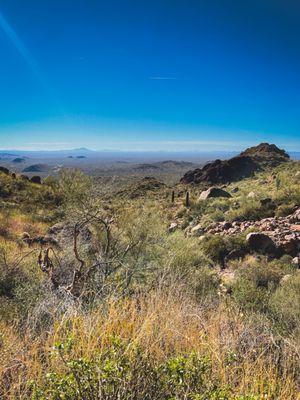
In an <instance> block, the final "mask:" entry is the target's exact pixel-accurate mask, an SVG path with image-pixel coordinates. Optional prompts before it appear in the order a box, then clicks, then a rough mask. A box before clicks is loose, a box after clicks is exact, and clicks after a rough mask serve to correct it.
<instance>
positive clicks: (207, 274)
mask: <svg viewBox="0 0 300 400" xmlns="http://www.w3.org/2000/svg"><path fill="white" fill-rule="evenodd" d="M219 286H220V278H219V277H218V275H217V274H216V272H215V271H214V270H212V269H211V268H208V267H202V268H201V269H199V270H198V272H197V274H195V277H194V290H195V295H196V299H197V300H198V301H199V300H203V298H209V297H214V298H215V299H216V298H217V291H218V289H219Z"/></svg>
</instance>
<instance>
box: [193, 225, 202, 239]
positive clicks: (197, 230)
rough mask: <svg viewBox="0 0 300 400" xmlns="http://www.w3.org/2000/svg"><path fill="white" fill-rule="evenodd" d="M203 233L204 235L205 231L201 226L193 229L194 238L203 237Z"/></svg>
mask: <svg viewBox="0 0 300 400" xmlns="http://www.w3.org/2000/svg"><path fill="white" fill-rule="evenodd" d="M203 233H204V229H203V226H202V225H201V224H198V225H196V226H194V227H193V228H192V229H191V234H192V235H193V236H201V235H203Z"/></svg>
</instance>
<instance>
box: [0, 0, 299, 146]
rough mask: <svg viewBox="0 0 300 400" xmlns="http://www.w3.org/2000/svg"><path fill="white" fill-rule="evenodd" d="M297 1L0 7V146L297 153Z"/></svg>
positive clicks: (54, 1)
mask: <svg viewBox="0 0 300 400" xmlns="http://www.w3.org/2000/svg"><path fill="white" fill-rule="evenodd" d="M299 21H300V2H299V1H298V0H297V1H289V0H285V1H282V0H281V1H279V0H270V1H267V0H251V1H247V0H243V1H241V0H236V1H234V0H231V1H230V0H228V1H225V0H223V1H222V0H215V1H212V0H203V1H202V0H194V1H192V0H180V1H179V0H136V1H131V0H106V1H103V0H97V1H96V0H41V1H38V0H26V1H24V0H0V148H2V149H5V148H6V149H16V148H19V149H43V150H47V149H49V150H50V149H62V148H63V149H68V148H73V147H81V146H85V147H89V148H92V149H99V150H100V149H120V150H199V151H203V150H222V149H224V150H237V149H240V148H243V147H245V146H247V145H251V144H256V143H258V142H260V141H270V142H275V143H276V144H278V145H280V146H283V147H285V148H287V149H289V150H298V151H299V150H300V75H299V74H300V23H299Z"/></svg>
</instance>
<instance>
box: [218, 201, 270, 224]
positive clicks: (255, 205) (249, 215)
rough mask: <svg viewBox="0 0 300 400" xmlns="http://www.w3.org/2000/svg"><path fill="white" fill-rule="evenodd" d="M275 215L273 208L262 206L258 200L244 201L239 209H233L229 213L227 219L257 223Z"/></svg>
mask: <svg viewBox="0 0 300 400" xmlns="http://www.w3.org/2000/svg"><path fill="white" fill-rule="evenodd" d="M273 215H274V209H273V208H268V207H267V206H262V205H261V204H260V202H259V201H256V200H252V199H243V201H241V202H240V206H239V207H238V208H233V209H231V210H230V211H229V212H228V213H227V215H226V219H227V220H229V221H256V220H259V219H262V218H267V217H272V216H273Z"/></svg>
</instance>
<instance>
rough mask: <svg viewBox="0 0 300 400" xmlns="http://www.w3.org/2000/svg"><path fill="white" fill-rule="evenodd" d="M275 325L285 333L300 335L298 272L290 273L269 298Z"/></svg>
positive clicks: (299, 280) (299, 284)
mask: <svg viewBox="0 0 300 400" xmlns="http://www.w3.org/2000/svg"><path fill="white" fill-rule="evenodd" d="M269 309H270V312H271V313H272V317H273V318H274V319H275V322H276V325H277V326H278V327H279V328H280V329H281V330H282V331H283V332H285V333H289V334H292V333H293V332H295V331H296V332H297V334H298V335H300V273H299V272H298V271H297V272H296V273H295V274H293V275H290V276H289V277H288V279H287V280H286V281H285V282H283V283H282V284H281V285H280V286H279V287H278V288H277V290H276V291H275V292H274V293H272V295H271V296H270V298H269Z"/></svg>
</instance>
